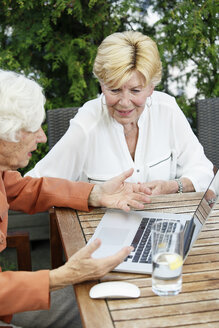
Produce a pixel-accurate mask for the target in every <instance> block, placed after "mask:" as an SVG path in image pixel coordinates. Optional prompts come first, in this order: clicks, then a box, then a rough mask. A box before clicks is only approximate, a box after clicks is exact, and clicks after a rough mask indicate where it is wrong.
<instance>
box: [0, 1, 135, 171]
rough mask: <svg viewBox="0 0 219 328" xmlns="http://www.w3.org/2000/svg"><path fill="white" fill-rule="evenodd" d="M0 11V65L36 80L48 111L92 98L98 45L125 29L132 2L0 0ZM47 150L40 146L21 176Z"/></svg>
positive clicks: (96, 90) (74, 104) (95, 88)
mask: <svg viewBox="0 0 219 328" xmlns="http://www.w3.org/2000/svg"><path fill="white" fill-rule="evenodd" d="M0 8H1V10H0V67H1V68H3V69H9V70H15V71H18V72H22V73H24V74H25V75H27V76H31V77H32V78H34V79H35V80H37V81H38V82H39V83H40V84H41V85H42V86H43V88H44V90H45V95H46V98H47V103H46V109H51V108H58V107H69V106H76V107H77V106H80V105H81V104H83V103H84V102H85V101H87V100H89V99H92V98H95V97H96V95H97V93H98V92H99V84H98V82H97V81H96V79H95V78H94V77H93V73H92V66H93V61H94V58H95V55H96V50H97V47H98V45H99V44H100V43H101V41H102V40H103V39H104V38H105V37H106V36H107V35H109V34H111V33H113V32H115V31H118V30H124V29H126V27H125V26H126V24H129V25H130V21H131V10H135V0H122V1H120V0H115V1H112V0H48V1H44V0H23V1H21V0H13V1H12V0H0ZM129 9H130V13H128V10H129ZM47 150H48V147H46V146H45V145H40V146H39V150H38V151H37V152H36V153H35V154H33V157H32V159H31V163H30V165H29V166H28V168H25V169H24V170H21V172H22V173H24V172H25V171H27V170H28V169H29V168H30V167H32V166H33V165H34V164H35V163H36V162H37V161H38V160H39V159H40V158H41V157H43V156H44V155H45V152H46V151H47Z"/></svg>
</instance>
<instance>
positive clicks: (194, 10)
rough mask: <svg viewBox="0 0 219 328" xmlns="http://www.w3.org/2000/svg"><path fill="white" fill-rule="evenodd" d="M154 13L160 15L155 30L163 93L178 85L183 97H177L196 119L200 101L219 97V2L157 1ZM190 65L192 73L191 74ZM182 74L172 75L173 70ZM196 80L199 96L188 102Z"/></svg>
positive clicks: (200, 0) (154, 1)
mask: <svg viewBox="0 0 219 328" xmlns="http://www.w3.org/2000/svg"><path fill="white" fill-rule="evenodd" d="M151 6H152V8H153V11H154V12H156V13H159V15H160V20H158V21H157V22H156V23H155V25H154V28H155V30H156V38H157V42H158V46H159V50H160V53H161V56H162V62H163V66H164V75H163V84H162V87H163V89H164V90H165V91H166V92H168V93H171V92H170V90H169V87H170V85H171V83H173V81H177V83H178V86H179V87H180V93H181V94H183V95H181V96H180V94H179V93H178V94H175V96H179V97H178V102H179V103H180V104H181V107H182V108H183V109H184V112H185V114H186V115H187V116H188V117H190V118H193V119H195V108H194V104H195V101H196V100H197V99H198V98H201V97H202V98H207V97H215V96H218V94H219V83H218V41H219V39H218V30H219V20H218V12H219V2H218V1H214V0H199V1H196V0H183V1H182V0H172V1H166V0H153V1H151ZM188 65H189V66H190V67H191V69H190V70H189V71H188V70H187V67H188ZM174 67H177V68H178V70H179V71H180V72H181V73H180V74H179V75H178V77H175V76H174V77H173V76H171V74H170V70H171V68H174ZM191 78H193V80H195V82H194V83H195V86H196V89H197V93H196V95H195V97H194V98H193V99H190V100H189V99H187V98H186V96H185V94H184V89H185V86H186V84H187V83H188V81H189V80H190V79H191Z"/></svg>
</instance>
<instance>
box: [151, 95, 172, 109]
mask: <svg viewBox="0 0 219 328" xmlns="http://www.w3.org/2000/svg"><path fill="white" fill-rule="evenodd" d="M151 98H152V102H153V103H154V104H156V105H163V106H165V107H176V106H177V103H176V99H175V97H173V96H170V95H168V94H167V93H165V92H161V91H154V92H153V93H152V96H151ZM177 107H178V106H177Z"/></svg>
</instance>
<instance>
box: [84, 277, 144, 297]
mask: <svg viewBox="0 0 219 328" xmlns="http://www.w3.org/2000/svg"><path fill="white" fill-rule="evenodd" d="M89 295H90V297H91V298H137V297H139V296H140V289H139V288H138V287H137V286H136V285H134V284H132V283H129V282H125V281H109V282H101V283H99V284H97V285H95V286H93V287H92V288H91V289H90V293H89Z"/></svg>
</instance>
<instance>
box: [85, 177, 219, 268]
mask: <svg viewBox="0 0 219 328" xmlns="http://www.w3.org/2000/svg"><path fill="white" fill-rule="evenodd" d="M218 195H219V171H218V172H217V174H216V175H215V176H214V178H213V179H212V181H211V183H210V185H209V187H208V188H207V190H206V191H205V193H204V195H203V197H202V199H201V201H200V202H199V205H198V206H197V208H196V210H195V212H194V214H193V215H192V216H191V215H185V214H174V213H160V212H149V211H139V210H137V211H130V212H128V213H126V212H123V211H120V210H107V212H106V213H105V214H104V216H103V218H102V219H101V221H100V223H99V225H98V226H97V228H96V230H95V233H94V235H93V236H92V238H91V239H90V240H89V243H90V242H91V241H92V240H94V239H96V238H100V239H101V241H102V244H101V246H100V248H98V249H97V250H96V251H95V252H94V253H93V257H94V258H101V257H105V256H109V255H113V254H114V253H116V252H117V251H119V250H120V249H121V248H122V247H124V246H127V245H132V246H133V247H134V251H133V252H132V253H131V254H130V255H129V256H128V257H127V258H126V259H125V260H124V261H123V262H122V263H121V264H119V265H118V266H117V267H116V268H115V269H114V271H120V272H133V273H149V274H150V273H152V258H151V227H152V225H153V223H154V222H156V221H157V220H162V219H169V220H170V224H168V226H167V227H166V229H167V230H168V231H170V229H174V227H173V226H170V225H172V224H173V223H172V222H171V220H178V221H180V223H181V224H182V225H183V229H184V250H183V251H184V254H183V258H184V260H185V259H186V257H187V255H188V253H189V250H190V249H191V247H192V246H193V244H194V243H195V241H196V239H197V238H198V235H199V233H200V231H201V230H202V227H203V225H204V224H205V222H206V220H207V218H208V217H209V215H210V213H211V211H212V209H213V207H214V205H215V203H216V202H217V200H218ZM212 199H215V202H212V201H211V200H212Z"/></svg>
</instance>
